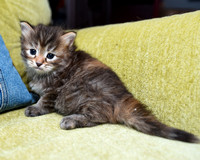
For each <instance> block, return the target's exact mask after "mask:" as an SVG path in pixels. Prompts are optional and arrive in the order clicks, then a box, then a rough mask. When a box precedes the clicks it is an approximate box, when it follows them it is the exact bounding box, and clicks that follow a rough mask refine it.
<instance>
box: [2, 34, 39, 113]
mask: <svg viewBox="0 0 200 160" xmlns="http://www.w3.org/2000/svg"><path fill="white" fill-rule="evenodd" d="M35 101H36V100H35V99H34V97H33V95H32V94H30V93H29V91H28V90H27V88H26V86H25V84H24V83H23V81H22V80H21V77H20V75H19V74H18V72H17V70H16V69H15V67H14V66H13V64H12V60H11V58H10V55H9V52H8V50H7V48H6V46H5V44H4V42H3V39H2V37H1V35H0V112H4V111H6V110H11V109H15V108H17V107H22V106H26V105H29V104H31V103H35Z"/></svg>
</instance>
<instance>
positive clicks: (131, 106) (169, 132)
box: [115, 97, 200, 143]
mask: <svg viewBox="0 0 200 160" xmlns="http://www.w3.org/2000/svg"><path fill="white" fill-rule="evenodd" d="M115 115H116V119H117V121H118V122H119V123H123V124H125V125H127V126H129V127H132V128H135V129H137V130H138V131H141V132H143V133H146V134H150V135H154V136H159V137H164V138H168V139H172V140H179V141H184V142H190V143H200V140H199V139H198V138H197V137H196V136H195V135H193V134H190V133H188V132H185V131H182V130H179V129H176V128H172V127H168V126H166V125H165V124H162V123H161V122H159V121H158V120H157V119H156V118H155V117H154V116H153V115H152V114H151V112H150V111H148V110H147V109H146V107H145V106H144V105H142V104H141V103H140V102H138V101H137V100H135V99H134V98H133V97H131V98H128V99H126V100H124V101H123V102H122V103H120V104H119V105H118V107H116V110H115Z"/></svg>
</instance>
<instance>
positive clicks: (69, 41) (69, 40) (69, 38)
mask: <svg viewBox="0 0 200 160" xmlns="http://www.w3.org/2000/svg"><path fill="white" fill-rule="evenodd" d="M75 38H76V33H75V32H68V33H66V34H64V35H62V36H61V39H62V41H63V43H64V44H65V45H67V46H69V47H71V46H72V45H73V44H74V40H75Z"/></svg>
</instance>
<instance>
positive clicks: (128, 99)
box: [21, 22, 198, 142]
mask: <svg viewBox="0 0 200 160" xmlns="http://www.w3.org/2000/svg"><path fill="white" fill-rule="evenodd" d="M21 27H22V38H21V44H22V53H21V55H22V57H23V60H24V61H25V64H26V66H27V74H28V77H29V80H30V87H31V88H32V89H33V91H35V92H36V93H38V94H39V95H40V96H41V98H40V100H39V101H38V103H37V104H34V105H32V106H29V107H27V109H26V111H25V114H26V116H30V117H33V116H39V115H43V114H47V113H51V112H57V113H59V114H62V115H64V116H65V117H64V118H63V119H62V121H61V123H60V127H61V128H62V129H73V128H77V127H91V126H95V125H98V124H104V123H112V124H116V123H120V124H125V125H127V126H129V127H131V128H135V129H137V130H139V131H141V132H144V133H146V134H150V135H156V136H160V137H164V138H168V139H175V140H180V141H185V142H198V138H197V137H195V136H194V135H192V134H190V133H187V132H185V131H181V130H178V129H174V128H171V127H168V126H166V125H164V124H162V123H161V122H159V121H158V120H157V119H156V118H155V117H154V116H153V115H152V114H151V112H150V111H148V110H147V109H146V107H145V106H144V105H143V104H141V103H140V102H139V101H138V100H136V99H135V98H134V97H133V95H132V94H131V93H130V92H129V91H128V90H127V89H126V87H125V86H124V84H123V83H122V81H121V80H120V79H119V77H118V76H117V75H116V74H115V73H114V72H113V71H112V70H111V69H110V68H109V67H108V66H106V65H105V64H103V63H102V62H100V61H98V60H97V59H95V58H93V57H91V56H90V55H89V54H87V53H85V52H83V51H79V50H78V51H75V47H74V45H73V40H74V39H73V38H72V37H73V36H72V37H70V36H71V35H73V33H65V32H64V31H63V30H62V29H61V28H57V27H47V26H44V25H38V26H36V27H31V26H30V25H29V24H27V23H25V22H23V23H21ZM67 34H68V35H69V37H70V38H71V39H72V41H69V42H67V43H66V42H65V41H64V40H63V39H62V38H61V37H62V36H63V35H67ZM65 37H66V36H65ZM74 38H75V37H74ZM71 39H70V40H71ZM65 40H66V39H65ZM67 40H68V39H67ZM32 45H33V46H34V45H35V46H34V47H36V48H37V47H38V46H39V47H40V53H38V55H37V56H41V57H42V56H43V57H44V55H45V47H47V46H48V47H47V49H46V50H51V49H52V48H53V53H55V55H56V56H57V59H56V60H55V61H51V62H48V61H47V59H45V58H44V59H43V60H42V58H41V59H40V61H41V62H42V63H43V64H44V67H43V69H42V71H38V68H39V67H38V68H37V66H35V64H34V63H36V62H37V61H38V59H37V56H36V57H32V58H31V57H30V55H27V51H28V50H29V49H31V48H30V47H31V46H32ZM48 48H49V49H48ZM29 60H30V61H32V62H28V61H29ZM30 63H31V66H30ZM45 65H50V66H53V68H52V69H51V70H48V71H46V70H45ZM33 66H34V67H33Z"/></svg>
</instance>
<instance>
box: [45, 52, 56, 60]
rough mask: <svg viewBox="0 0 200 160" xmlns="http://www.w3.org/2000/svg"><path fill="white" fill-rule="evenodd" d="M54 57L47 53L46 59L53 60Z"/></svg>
mask: <svg viewBox="0 0 200 160" xmlns="http://www.w3.org/2000/svg"><path fill="white" fill-rule="evenodd" d="M54 56H55V55H54V54H53V53H48V54H47V58H48V59H53V58H54Z"/></svg>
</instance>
